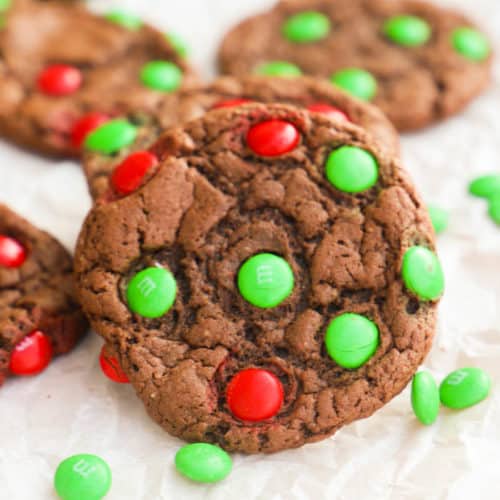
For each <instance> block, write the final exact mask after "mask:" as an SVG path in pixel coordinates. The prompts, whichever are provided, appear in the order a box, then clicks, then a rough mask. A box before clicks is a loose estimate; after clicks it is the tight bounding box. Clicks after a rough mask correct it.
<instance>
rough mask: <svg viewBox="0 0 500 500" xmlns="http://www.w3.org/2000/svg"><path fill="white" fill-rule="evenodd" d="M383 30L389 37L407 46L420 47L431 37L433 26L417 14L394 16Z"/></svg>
mask: <svg viewBox="0 0 500 500" xmlns="http://www.w3.org/2000/svg"><path fill="white" fill-rule="evenodd" d="M383 31H384V33H385V35H386V36H387V38H389V39H390V40H392V41H393V42H395V43H397V44H398V45H404V46H405V47H418V46H420V45H423V44H424V43H426V42H427V41H428V40H429V38H430V37H431V33H432V31H431V27H430V25H429V23H428V22H427V21H425V20H424V19H422V18H421V17H417V16H405V15H402V16H394V17H391V18H390V19H388V20H387V21H386V22H385V24H384V28H383Z"/></svg>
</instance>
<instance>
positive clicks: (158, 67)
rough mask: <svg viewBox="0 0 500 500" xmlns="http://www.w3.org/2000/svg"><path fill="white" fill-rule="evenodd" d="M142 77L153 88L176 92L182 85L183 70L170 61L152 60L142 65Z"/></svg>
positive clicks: (146, 84)
mask: <svg viewBox="0 0 500 500" xmlns="http://www.w3.org/2000/svg"><path fill="white" fill-rule="evenodd" d="M140 78H141V82H142V83H143V84H144V85H145V86H146V87H149V88H151V89H153V90H160V91H162V92H174V91H176V90H177V89H178V88H179V87H180V86H181V83H182V71H181V69H180V68H179V67H178V66H177V65H175V64H174V63H173V62H170V61H151V62H148V63H146V64H145V65H144V66H143V67H142V69H141V75H140Z"/></svg>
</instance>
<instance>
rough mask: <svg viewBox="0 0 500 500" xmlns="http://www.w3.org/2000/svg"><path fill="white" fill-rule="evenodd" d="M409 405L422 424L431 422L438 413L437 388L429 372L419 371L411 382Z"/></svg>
mask: <svg viewBox="0 0 500 500" xmlns="http://www.w3.org/2000/svg"><path fill="white" fill-rule="evenodd" d="M411 405H412V407H413V411H414V412H415V415H416V416H417V418H418V419H419V420H420V422H422V423H423V424H424V425H431V424H433V423H434V422H435V421H436V419H437V417H438V414H439V389H438V386H437V384H436V381H435V380H434V377H433V376H432V375H431V374H430V373H429V372H419V373H417V374H416V375H415V376H414V377H413V381H412V384H411Z"/></svg>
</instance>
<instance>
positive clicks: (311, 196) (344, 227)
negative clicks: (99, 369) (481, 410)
mask: <svg viewBox="0 0 500 500" xmlns="http://www.w3.org/2000/svg"><path fill="white" fill-rule="evenodd" d="M149 152H150V153H151V154H154V155H155V156H156V158H157V159H158V164H157V165H156V167H155V169H153V172H151V175H150V176H149V178H148V179H147V180H143V183H142V184H141V185H139V186H138V187H137V188H136V189H135V191H133V192H131V193H130V194H129V195H128V196H126V197H124V198H121V199H119V200H115V201H110V202H109V203H100V204H97V205H95V206H94V208H93V209H92V210H91V212H90V214H89V215H88V217H87V219H86V221H85V223H84V225H83V229H82V232H81V234H80V237H79V242H78V246H77V251H76V254H75V273H76V276H77V286H78V290H79V298H80V300H81V303H82V307H83V309H84V311H85V313H86V314H87V315H88V317H89V319H90V322H91V324H92V327H93V328H94V329H95V331H96V332H97V333H98V334H100V335H101V336H102V337H104V339H105V340H106V341H107V343H108V344H109V345H110V346H111V348H112V349H113V351H114V352H115V353H116V354H117V355H118V356H119V361H120V364H121V366H122V368H123V369H124V370H125V372H126V375H127V376H128V378H129V379H130V381H131V383H132V384H133V386H134V388H135V390H136V391H137V394H138V396H139V397H140V398H141V399H142V401H143V402H144V404H145V406H146V408H147V411H148V412H149V414H150V415H151V417H152V418H153V419H154V420H155V421H157V422H158V423H159V424H160V425H161V426H162V427H163V428H164V429H165V430H167V431H168V432H170V433H172V434H174V435H176V436H180V437H182V438H183V439H186V440H188V441H206V442H211V443H216V444H218V445H220V446H222V447H223V448H225V449H227V450H232V451H240V452H244V453H258V452H275V451H279V450H283V449H286V448H293V447H297V446H300V445H302V444H304V443H309V442H313V441H317V440H320V439H323V438H325V437H327V436H330V435H332V434H333V433H334V432H336V431H337V430H338V429H339V428H341V427H342V426H344V425H346V424H348V423H350V422H352V421H354V420H356V419H359V418H363V417H367V416H369V415H371V414H372V413H373V412H374V411H376V410H377V409H378V408H380V407H381V406H382V405H384V404H385V403H387V402H388V401H389V400H391V399H392V398H393V397H394V396H395V395H396V394H398V393H399V392H400V391H401V390H402V389H403V388H404V387H405V386H406V384H407V383H408V382H409V380H410V379H411V377H412V375H413V373H414V372H415V371H416V369H417V367H418V366H419V365H420V363H421V362H422V360H423V358H424V357H425V355H426V353H427V352H428V350H429V348H430V346H431V342H432V338H433V336H434V332H435V321H436V312H437V302H438V299H439V297H440V295H441V294H442V292H443V274H442V270H441V267H440V264H439V261H438V259H437V257H436V255H435V253H434V232H433V230H432V226H431V223H430V220H429V216H428V214H427V210H426V207H425V206H424V204H423V203H422V201H421V199H420V197H419V196H418V195H417V193H416V192H415V189H414V187H413V185H412V184H411V182H410V181H409V179H408V176H407V173H406V171H405V170H404V169H402V167H401V165H400V162H399V159H398V158H397V156H392V157H390V156H388V155H386V154H384V153H383V152H382V149H381V147H380V146H379V144H378V142H377V141H376V140H375V139H374V138H373V137H372V136H371V135H369V134H368V133H366V132H365V131H363V130H362V129H360V128H359V127H356V126H354V125H352V124H350V123H348V122H345V121H340V120H336V121H335V120H330V119H328V118H327V117H325V116H322V115H321V114H319V113H310V112H308V111H307V110H304V109H299V108H296V107H291V106H284V105H263V104H255V105H248V106H241V107H233V108H229V109H222V110H218V111H211V112H208V113H205V114H204V115H203V117H201V118H199V119H197V120H193V121H191V122H189V123H187V124H185V125H184V126H182V127H177V128H173V129H171V130H170V131H167V132H166V133H165V134H164V135H162V136H161V137H160V139H159V140H158V141H157V142H156V143H155V144H154V145H153V146H152V147H151V148H150V149H149Z"/></svg>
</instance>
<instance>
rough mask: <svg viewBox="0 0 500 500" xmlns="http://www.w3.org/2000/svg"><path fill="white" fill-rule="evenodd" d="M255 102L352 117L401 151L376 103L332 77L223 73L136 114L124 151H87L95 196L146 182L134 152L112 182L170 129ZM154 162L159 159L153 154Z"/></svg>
mask: <svg viewBox="0 0 500 500" xmlns="http://www.w3.org/2000/svg"><path fill="white" fill-rule="evenodd" d="M252 101H258V102H264V103H272V102H279V103H286V104H293V105H296V106H301V107H307V108H309V109H312V110H316V111H319V112H323V113H326V114H328V115H329V116H331V117H333V118H336V119H340V120H346V119H347V120H349V121H351V122H353V123H355V124H357V125H359V126H361V127H362V128H364V129H366V130H367V131H368V132H370V133H371V134H372V135H373V136H374V137H375V139H377V140H378V141H379V144H380V146H381V147H382V148H383V149H384V152H385V153H386V154H387V155H390V156H393V155H395V154H398V153H399V138H398V135H397V132H396V131H395V129H394V127H393V126H392V125H391V123H390V122H389V121H388V120H387V118H386V117H385V116H384V115H383V114H382V113H381V112H380V111H379V110H378V109H377V108H375V107H374V106H371V105H369V104H368V103H363V102H361V101H358V100H357V99H353V98H351V97H350V96H349V95H347V94H346V93H344V92H343V91H341V90H339V89H337V88H335V87H333V86H332V85H330V84H329V83H328V82H327V81H323V80H321V79H315V78H310V77H301V78H297V79H295V80H294V81H293V82H291V81H290V80H289V79H287V78H279V77H276V78H270V77H259V76H247V77H244V78H242V79H236V78H232V77H223V78H219V79H218V80H216V81H215V82H213V83H212V84H210V85H207V86H205V87H199V88H196V89H193V90H186V91H184V92H178V93H176V94H172V95H169V96H166V97H165V98H164V99H163V100H162V102H161V103H160V105H159V106H158V107H157V108H156V110H155V111H154V114H150V115H144V114H143V115H137V114H135V115H134V114H131V115H130V116H129V117H128V121H129V122H131V123H135V124H136V126H137V127H138V133H137V137H136V140H135V142H132V143H131V144H129V145H127V146H125V147H123V148H122V149H121V150H120V151H119V153H118V154H114V155H112V156H110V155H107V154H104V153H99V152H90V153H88V154H86V155H85V156H84V161H83V168H84V171H85V176H86V178H87V181H88V185H89V190H90V193H91V195H92V198H93V199H94V200H97V199H99V198H101V197H103V196H105V197H106V198H108V199H109V198H110V197H113V196H116V195H121V194H123V193H124V192H127V191H128V189H129V186H130V182H131V180H132V185H133V183H134V182H137V180H140V173H141V171H144V168H145V162H147V161H148V157H146V158H145V157H144V155H139V156H137V155H134V156H133V157H132V158H131V159H128V160H127V165H126V166H125V167H121V174H118V175H117V176H115V181H116V182H111V186H110V182H109V179H110V176H111V174H112V173H113V171H114V170H115V169H116V167H117V166H118V165H120V164H122V163H123V162H124V160H125V159H126V158H128V157H130V155H131V153H133V152H134V153H135V152H137V151H140V150H143V149H145V148H148V147H149V146H150V145H151V144H153V142H155V141H156V139H157V138H158V136H159V135H160V134H161V133H162V132H163V131H164V130H165V129H167V128H170V127H172V126H174V125H178V124H181V123H184V122H187V121H189V120H192V119H194V118H198V117H200V116H202V115H203V114H204V113H205V112H206V111H208V110H211V109H213V108H217V107H229V106H233V105H239V104H245V103H248V102H252ZM149 162H150V163H151V164H152V163H153V162H152V159H151V158H150V157H149ZM137 171H139V175H138V174H137ZM124 181H125V183H126V185H124ZM110 188H111V189H110Z"/></svg>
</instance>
